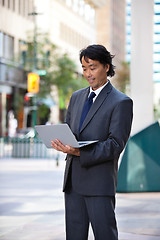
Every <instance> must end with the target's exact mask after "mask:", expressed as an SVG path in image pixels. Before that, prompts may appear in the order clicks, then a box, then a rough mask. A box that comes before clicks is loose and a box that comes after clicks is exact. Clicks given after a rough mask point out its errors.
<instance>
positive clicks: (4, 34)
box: [0, 0, 34, 136]
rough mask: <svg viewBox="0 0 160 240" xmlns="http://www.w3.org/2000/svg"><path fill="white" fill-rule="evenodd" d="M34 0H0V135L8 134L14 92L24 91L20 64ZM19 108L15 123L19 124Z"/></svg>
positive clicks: (24, 82) (20, 123) (30, 22)
mask: <svg viewBox="0 0 160 240" xmlns="http://www.w3.org/2000/svg"><path fill="white" fill-rule="evenodd" d="M30 12H33V0H28V1H22V0H21V1H18V0H0V136H1V135H2V136H5V135H8V129H9V128H8V127H9V126H8V124H9V119H8V118H9V116H10V115H11V114H9V112H10V111H11V110H14V108H15V105H17V107H18V104H19V99H17V98H16V97H17V94H21V95H22V96H24V94H25V92H26V86H27V84H26V76H25V73H24V71H23V69H22V67H21V66H20V64H19V63H17V62H16V59H17V57H18V56H19V53H21V55H22V54H23V49H22V48H21V47H22V46H23V43H24V42H25V41H27V34H26V33H27V31H30V30H32V29H33V26H34V25H33V18H32V16H29V15H28V13H30ZM22 114H23V111H22V110H20V115H19V122H18V126H19V127H22V120H20V119H21V118H22V117H23V116H22Z"/></svg>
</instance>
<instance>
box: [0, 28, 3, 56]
mask: <svg viewBox="0 0 160 240" xmlns="http://www.w3.org/2000/svg"><path fill="white" fill-rule="evenodd" d="M0 57H3V32H0Z"/></svg>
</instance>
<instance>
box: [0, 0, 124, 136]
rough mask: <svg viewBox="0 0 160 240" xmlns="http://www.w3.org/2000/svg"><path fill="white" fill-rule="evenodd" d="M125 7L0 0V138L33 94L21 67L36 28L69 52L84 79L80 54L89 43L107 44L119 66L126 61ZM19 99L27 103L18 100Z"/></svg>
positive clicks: (110, 1)
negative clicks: (12, 116) (14, 113)
mask: <svg viewBox="0 0 160 240" xmlns="http://www.w3.org/2000/svg"><path fill="white" fill-rule="evenodd" d="M124 2H125V0H122V1H118V0H99V1H96V0H45V1H43V0H28V1H25V0H0V136H1V135H3V136H5V135H8V115H9V112H10V111H11V110H14V109H15V108H17V107H19V106H20V102H21V101H24V95H25V93H26V92H27V77H26V73H25V72H24V70H23V67H22V65H23V64H21V63H23V60H24V59H23V57H24V53H25V52H26V51H27V49H26V44H25V43H26V42H27V37H28V33H29V32H32V33H33V31H34V28H35V25H36V27H37V29H38V30H40V32H41V33H42V34H43V33H44V34H45V33H47V34H48V36H49V40H50V41H51V42H52V43H54V44H55V45H56V46H58V47H59V50H60V51H61V52H62V53H68V55H69V57H70V58H71V59H72V60H73V61H74V62H75V64H76V65H77V72H78V73H79V74H82V69H81V66H80V63H79V51H80V49H82V48H84V47H86V46H87V45H89V44H94V43H99V44H103V45H105V46H106V47H107V48H108V49H109V50H110V51H111V53H112V54H115V55H116V59H117V61H116V62H115V65H118V64H119V63H120V62H121V61H124V57H125V50H124V49H125V44H124V43H125V31H124V29H125V13H124V11H125V4H124ZM31 13H36V16H32V15H33V14H31ZM17 58H19V59H18V63H17ZM17 93H20V94H17ZM18 95H21V97H22V98H21V99H17V97H16V96H18ZM23 103H24V102H23ZM23 103H22V104H21V106H23ZM23 110H24V109H23V108H22V109H19V114H18V116H16V117H17V118H18V127H19V128H22V127H23V117H24V116H23V112H24V111H23ZM54 112H55V110H54Z"/></svg>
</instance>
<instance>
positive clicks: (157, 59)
mask: <svg viewBox="0 0 160 240" xmlns="http://www.w3.org/2000/svg"><path fill="white" fill-rule="evenodd" d="M153 61H154V62H160V54H158V53H155V54H154V55H153Z"/></svg>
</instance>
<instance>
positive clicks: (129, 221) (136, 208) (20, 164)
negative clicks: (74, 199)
mask: <svg viewBox="0 0 160 240" xmlns="http://www.w3.org/2000/svg"><path fill="white" fill-rule="evenodd" d="M63 158H64V155H62V156H61V158H60V165H59V167H57V166H56V161H55V160H51V159H49V160H48V159H38V160H37V159H13V158H10V159H0V240H35V239H38V240H64V239H65V228H64V201H63V193H62V190H61V189H62V182H63V171H64V160H63ZM116 199H117V204H116V205H117V208H116V215H117V221H118V228H119V240H156V239H157V240H158V239H159V240H160V193H132V194H120V193H118V194H117V196H116ZM93 239H94V237H93V234H92V230H91V229H90V234H89V240H93ZM75 240H76V239H75ZM104 240H105V239H104Z"/></svg>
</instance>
